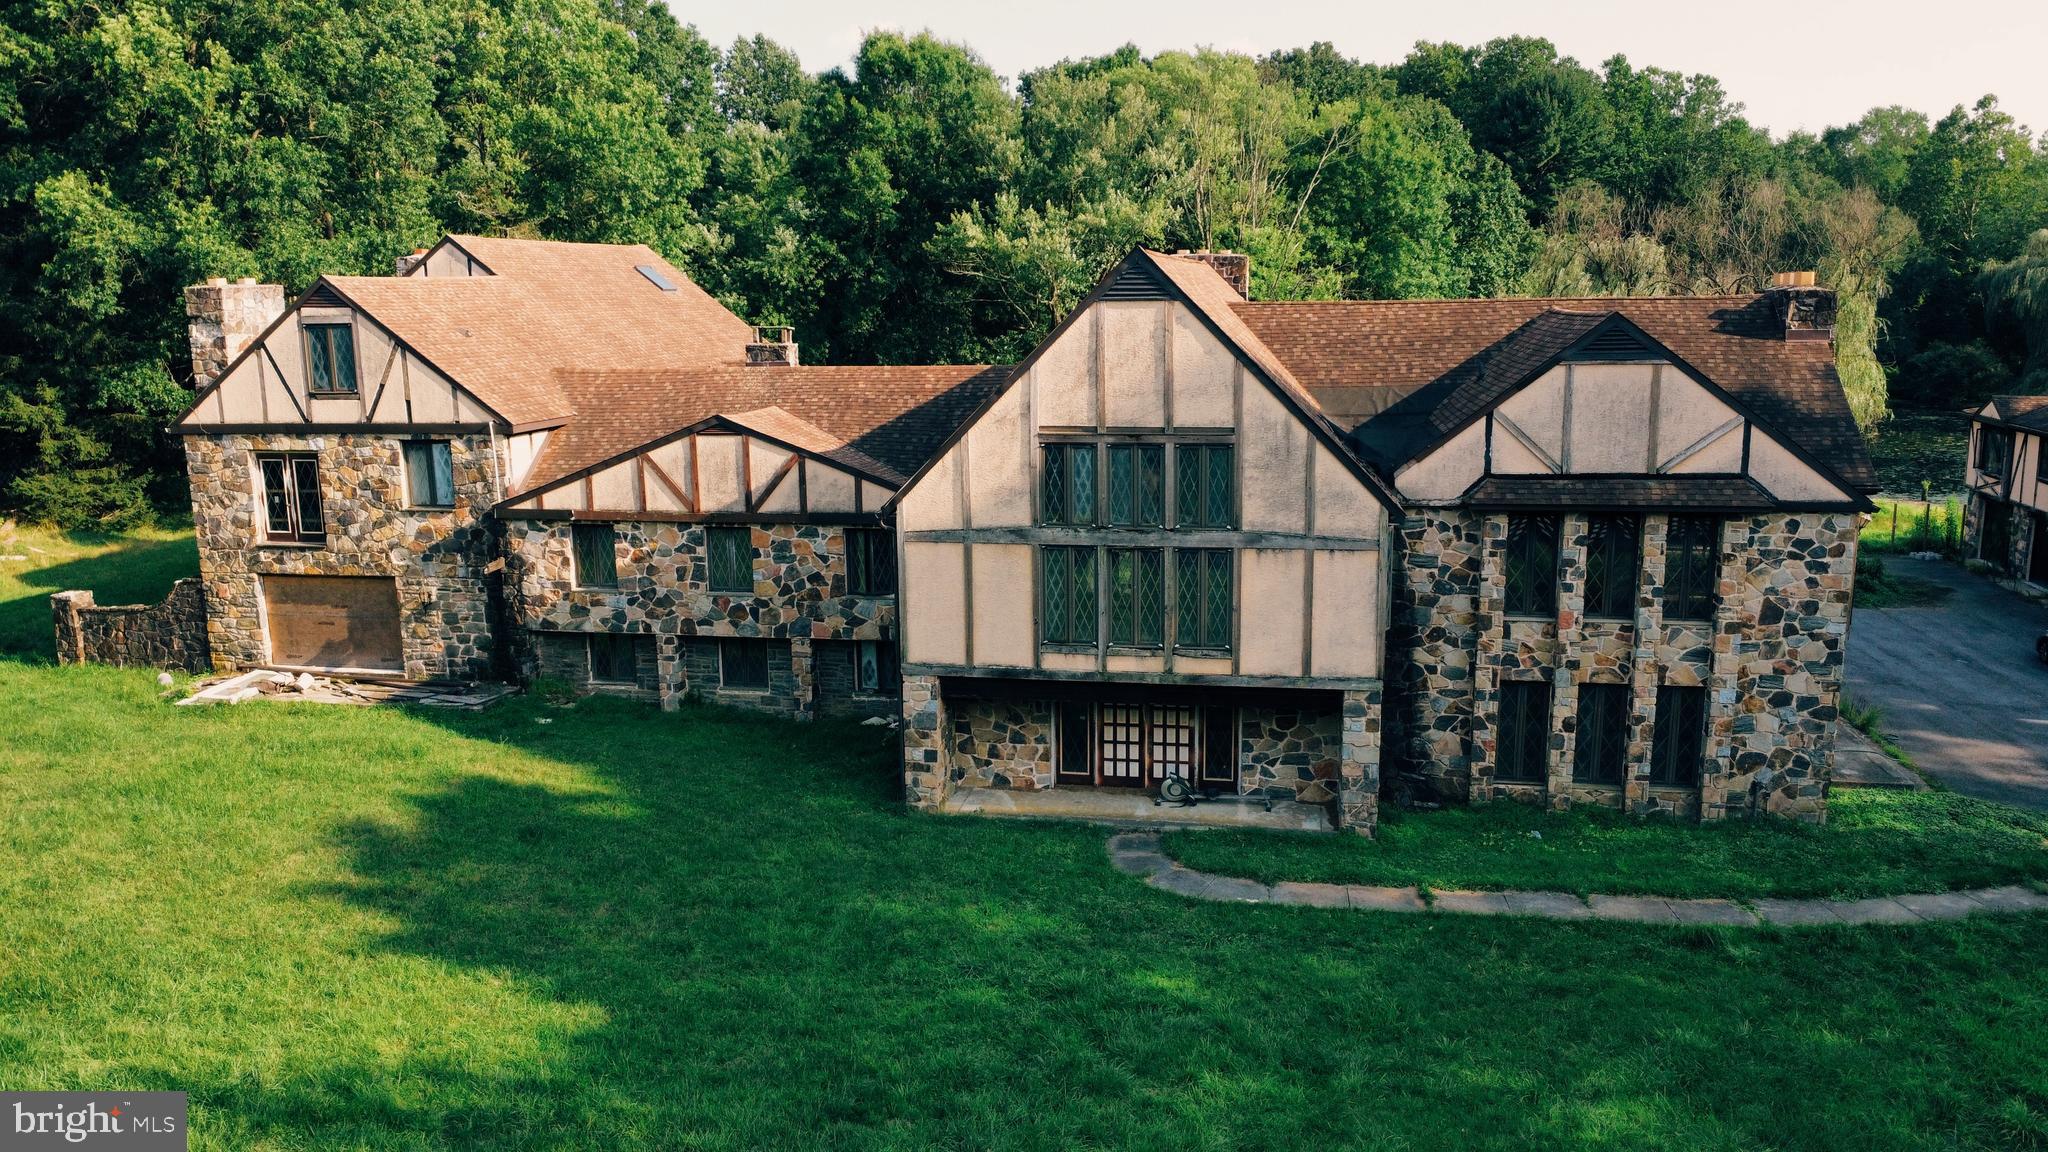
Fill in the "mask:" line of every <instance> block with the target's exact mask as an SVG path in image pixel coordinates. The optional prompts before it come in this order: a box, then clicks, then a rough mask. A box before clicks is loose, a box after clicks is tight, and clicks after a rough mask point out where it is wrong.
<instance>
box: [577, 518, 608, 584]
mask: <svg viewBox="0 0 2048 1152" xmlns="http://www.w3.org/2000/svg"><path fill="white" fill-rule="evenodd" d="M569 538H570V542H571V544H573V545H574V548H575V553H576V586H577V587H579V588H615V587H617V586H618V583H619V534H618V533H617V532H616V531H614V530H613V529H612V526H611V525H609V524H576V525H572V526H571V527H570V529H569Z"/></svg>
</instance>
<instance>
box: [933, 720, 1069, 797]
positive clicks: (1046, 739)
mask: <svg viewBox="0 0 2048 1152" xmlns="http://www.w3.org/2000/svg"><path fill="white" fill-rule="evenodd" d="M947 712H948V714H949V715H950V716H951V717H952V727H951V732H952V745H951V758H950V763H949V764H948V765H947V773H948V776H949V784H948V787H949V789H950V788H952V787H967V788H1015V789H1017V790H1019V791H1024V792H1030V791H1035V790H1037V789H1040V788H1050V787H1052V785H1053V765H1052V713H1053V709H1052V705H1051V704H1048V703H1046V702H1045V701H1042V700H978V699H962V700H953V701H950V702H949V703H948V706H947Z"/></svg>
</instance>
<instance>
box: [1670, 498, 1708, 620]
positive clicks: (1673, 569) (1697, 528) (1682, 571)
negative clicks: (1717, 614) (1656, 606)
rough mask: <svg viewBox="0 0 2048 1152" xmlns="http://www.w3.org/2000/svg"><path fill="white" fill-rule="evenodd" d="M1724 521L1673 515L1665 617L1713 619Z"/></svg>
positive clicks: (1675, 618) (1672, 618) (1673, 618)
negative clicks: (1722, 523) (1722, 522)
mask: <svg viewBox="0 0 2048 1152" xmlns="http://www.w3.org/2000/svg"><path fill="white" fill-rule="evenodd" d="M1720 569H1721V522H1720V521H1719V520H1716V519H1714V518H1713V517H1711V516H1673V517H1672V518H1671V529H1670V531H1669V532H1668V533H1667V534H1666V536H1665V541H1664V618H1665V619H1666V620H1711V619H1713V618H1714V588H1715V585H1716V584H1718V583H1719V582H1720Z"/></svg>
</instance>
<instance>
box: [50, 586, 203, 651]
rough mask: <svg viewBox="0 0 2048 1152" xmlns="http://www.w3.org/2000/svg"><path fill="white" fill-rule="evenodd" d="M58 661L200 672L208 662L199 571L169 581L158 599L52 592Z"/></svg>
mask: <svg viewBox="0 0 2048 1152" xmlns="http://www.w3.org/2000/svg"><path fill="white" fill-rule="evenodd" d="M50 615H51V617H52V618H53V622H54V624H55V627H56V637H57V663H59V664H113V665H118V666H121V667H131V668H134V667H139V668H176V669H180V670H182V671H186V672H204V671H207V670H208V669H209V668H210V667H211V666H212V657H211V655H210V653H209V650H208V648H207V643H206V586H205V584H204V583H203V582H202V581H201V580H200V579H199V578H198V577H197V576H188V577H186V578H185V579H183V580H180V581H178V582H177V583H176V584H173V585H171V591H170V594H169V595H167V596H165V597H164V598H163V600H162V601H161V602H159V603H156V604H121V605H114V604H109V605H105V606H101V605H98V604H94V603H93V597H92V593H90V592H58V593H56V594H55V595H53V596H51V597H50Z"/></svg>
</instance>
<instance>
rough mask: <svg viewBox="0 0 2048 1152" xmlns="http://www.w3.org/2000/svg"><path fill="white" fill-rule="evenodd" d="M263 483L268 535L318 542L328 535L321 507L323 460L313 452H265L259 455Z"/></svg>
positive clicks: (277, 537) (265, 534)
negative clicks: (306, 453) (318, 458)
mask: <svg viewBox="0 0 2048 1152" xmlns="http://www.w3.org/2000/svg"><path fill="white" fill-rule="evenodd" d="M256 474H257V477H258V479H259V480H260V481H261V482H262V485H263V535H264V538H265V539H268V540H276V541H289V542H292V543H299V544H317V543H319V542H321V541H323V540H325V539H327V526H326V523H325V522H324V520H323V519H322V514H321V508H320V464H319V461H318V460H317V459H316V458H315V457H313V456H310V455H303V454H296V453H292V454H287V453H263V454H261V455H259V456H257V457H256Z"/></svg>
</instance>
